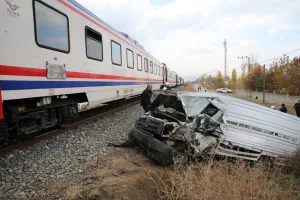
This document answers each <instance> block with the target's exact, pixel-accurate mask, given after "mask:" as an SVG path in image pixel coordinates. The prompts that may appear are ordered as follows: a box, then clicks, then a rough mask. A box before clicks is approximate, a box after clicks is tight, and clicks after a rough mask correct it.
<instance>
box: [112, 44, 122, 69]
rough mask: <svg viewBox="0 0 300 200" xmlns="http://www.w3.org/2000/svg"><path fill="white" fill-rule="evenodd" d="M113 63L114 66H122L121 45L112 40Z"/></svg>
mask: <svg viewBox="0 0 300 200" xmlns="http://www.w3.org/2000/svg"><path fill="white" fill-rule="evenodd" d="M111 62H112V63H113V64H114V65H120V66H121V65H122V53H121V45H120V44H119V43H117V42H115V41H113V40H111Z"/></svg>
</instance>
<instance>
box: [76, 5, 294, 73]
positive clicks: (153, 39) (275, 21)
mask: <svg viewBox="0 0 300 200" xmlns="http://www.w3.org/2000/svg"><path fill="white" fill-rule="evenodd" d="M77 2H79V3H80V4H82V5H83V6H85V7H86V8H88V9H89V10H90V11H92V12H93V13H94V14H96V15H97V16H98V17H100V18H101V19H103V20H104V21H105V22H107V23H108V24H110V25H111V26H113V27H114V28H116V29H117V30H119V31H123V32H126V33H127V34H129V35H130V36H131V37H133V38H135V39H136V40H137V41H139V43H140V44H142V45H143V46H144V47H145V49H146V50H147V51H148V52H149V53H151V54H152V55H153V56H155V57H156V58H158V59H159V60H160V61H162V62H165V63H166V64H167V65H168V66H169V67H171V68H172V69H173V70H175V71H176V72H178V73H179V74H181V75H182V76H198V75H201V74H202V73H205V72H209V71H211V70H220V71H221V72H222V74H223V72H224V46H223V41H224V39H225V38H226V39H227V46H228V68H229V70H228V71H229V74H231V71H232V69H233V68H236V69H237V70H238V71H240V65H241V60H238V58H237V57H238V56H247V55H252V54H255V55H256V57H257V58H258V61H260V62H261V61H264V60H268V59H270V58H273V57H276V56H279V55H282V54H283V53H288V52H290V51H293V50H295V49H300V12H299V8H300V0H251V1H249V0H226V1H225V0H205V1H204V0H77ZM298 55H300V53H299V51H298V52H297V53H294V54H291V56H298Z"/></svg>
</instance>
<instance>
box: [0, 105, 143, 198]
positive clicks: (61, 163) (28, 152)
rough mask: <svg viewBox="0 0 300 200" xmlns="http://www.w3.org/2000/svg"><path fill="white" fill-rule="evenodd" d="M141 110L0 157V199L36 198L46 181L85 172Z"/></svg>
mask: <svg viewBox="0 0 300 200" xmlns="http://www.w3.org/2000/svg"><path fill="white" fill-rule="evenodd" d="M142 113H143V110H142V108H141V107H140V106H139V105H134V106H131V107H129V108H127V109H125V110H123V111H120V112H117V113H113V114H111V115H109V116H107V117H105V118H101V119H99V120H97V121H96V122H94V123H91V124H88V125H84V126H81V127H79V128H78V129H76V130H72V131H68V132H66V133H64V134H62V135H59V136H57V137H54V138H51V139H48V140H45V141H42V142H40V143H38V144H36V145H34V146H32V147H29V148H27V149H24V150H20V151H15V152H13V153H11V154H9V155H8V156H6V157H3V158H0V199H6V200H8V199H20V198H22V197H23V198H25V199H39V197H40V196H44V195H47V190H46V189H45V188H43V184H45V183H47V182H48V181H49V180H55V179H61V178H64V177H66V176H69V175H76V174H81V173H84V172H85V170H88V168H89V167H90V166H91V163H92V162H93V160H97V159H99V158H101V157H103V156H106V155H110V154H111V153H113V152H114V151H115V148H114V147H110V146H108V143H110V142H111V143H119V142H122V141H124V140H126V138H127V133H128V132H129V130H130V129H132V128H133V126H134V123H135V121H136V120H137V119H138V117H139V116H140V115H141V114H142Z"/></svg>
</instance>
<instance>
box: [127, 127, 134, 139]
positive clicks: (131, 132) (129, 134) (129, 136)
mask: <svg viewBox="0 0 300 200" xmlns="http://www.w3.org/2000/svg"><path fill="white" fill-rule="evenodd" d="M127 138H128V139H133V138H134V137H133V129H131V130H130V131H129V132H128V134H127Z"/></svg>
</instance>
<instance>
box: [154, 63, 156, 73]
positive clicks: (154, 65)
mask: <svg viewBox="0 0 300 200" xmlns="http://www.w3.org/2000/svg"><path fill="white" fill-rule="evenodd" d="M154 73H155V74H157V65H156V64H155V63H154Z"/></svg>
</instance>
